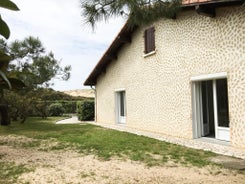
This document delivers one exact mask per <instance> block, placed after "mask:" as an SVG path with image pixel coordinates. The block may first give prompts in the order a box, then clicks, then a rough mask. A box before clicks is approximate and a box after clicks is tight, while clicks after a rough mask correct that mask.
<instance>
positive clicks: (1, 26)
mask: <svg viewBox="0 0 245 184" xmlns="http://www.w3.org/2000/svg"><path fill="white" fill-rule="evenodd" d="M0 7H1V8H5V9H9V10H14V11H18V10H19V8H18V7H17V6H16V4H14V3H13V2H12V1H9V0H1V1H0ZM0 35H2V36H3V37H4V38H6V39H8V38H9V36H10V30H9V27H8V25H7V23H6V22H5V21H4V20H3V19H2V18H1V15H0Z"/></svg>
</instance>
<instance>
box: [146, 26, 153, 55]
mask: <svg viewBox="0 0 245 184" xmlns="http://www.w3.org/2000/svg"><path fill="white" fill-rule="evenodd" d="M154 50H155V29H154V27H151V28H149V29H147V30H145V53H149V52H152V51H154Z"/></svg>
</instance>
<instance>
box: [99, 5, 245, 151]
mask: <svg viewBox="0 0 245 184" xmlns="http://www.w3.org/2000/svg"><path fill="white" fill-rule="evenodd" d="M216 11H217V12H216V13H217V15H216V17H215V18H209V17H206V16H202V15H198V14H197V13H195V12H194V11H191V10H190V11H184V12H181V13H180V14H179V15H178V16H177V19H176V20H172V19H162V20H160V21H158V22H155V23H153V24H152V25H149V26H146V27H144V28H141V29H137V30H136V31H135V32H134V34H133V35H132V42H131V43H128V44H125V45H124V46H123V48H122V49H121V50H120V51H119V53H118V59H117V60H115V61H113V62H112V63H111V64H110V65H109V66H108V67H107V68H106V72H104V73H102V74H101V75H100V76H99V78H98V80H97V85H96V89H97V122H98V123H104V124H115V123H116V115H115V90H117V89H125V91H126V107H127V116H126V124H125V126H128V127H132V128H136V129H139V130H147V131H151V132H158V133H162V134H166V135H171V136H176V137H182V138H187V139H192V138H193V132H192V131H193V130H192V97H191V84H192V83H191V80H190V78H191V77H194V76H199V75H203V74H215V73H220V72H227V74H228V76H227V80H228V98H229V115H230V132H231V133H230V134H231V145H233V146H235V147H240V148H245V16H244V15H245V7H244V6H243V7H242V6H240V7H226V8H217V9H216ZM150 26H155V30H156V31H155V35H156V53H155V54H154V55H151V56H148V57H144V53H143V52H144V36H143V35H144V30H145V29H146V28H148V27H150Z"/></svg>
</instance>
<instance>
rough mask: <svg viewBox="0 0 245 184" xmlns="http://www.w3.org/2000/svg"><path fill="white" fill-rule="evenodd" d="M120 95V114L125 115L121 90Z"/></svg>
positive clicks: (123, 93)
mask: <svg viewBox="0 0 245 184" xmlns="http://www.w3.org/2000/svg"><path fill="white" fill-rule="evenodd" d="M119 95H120V116H125V104H124V103H125V92H124V91H122V92H120V93H119Z"/></svg>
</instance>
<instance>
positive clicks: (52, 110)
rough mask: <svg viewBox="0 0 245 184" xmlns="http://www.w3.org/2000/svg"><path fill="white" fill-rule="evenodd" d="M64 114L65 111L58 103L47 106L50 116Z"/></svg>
mask: <svg viewBox="0 0 245 184" xmlns="http://www.w3.org/2000/svg"><path fill="white" fill-rule="evenodd" d="M64 112H65V109H64V108H63V106H62V104H60V103H53V104H51V105H50V106H49V115H50V116H62V115H63V114H64Z"/></svg>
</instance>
